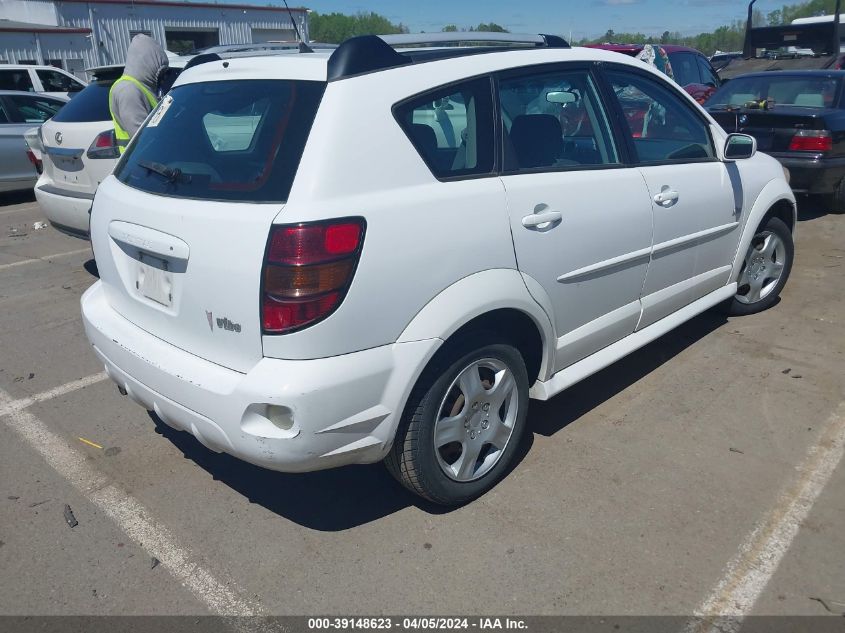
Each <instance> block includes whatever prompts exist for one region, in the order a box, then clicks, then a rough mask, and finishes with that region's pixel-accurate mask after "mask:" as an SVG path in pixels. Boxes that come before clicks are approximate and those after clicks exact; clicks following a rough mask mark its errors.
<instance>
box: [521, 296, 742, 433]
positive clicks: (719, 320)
mask: <svg viewBox="0 0 845 633" xmlns="http://www.w3.org/2000/svg"><path fill="white" fill-rule="evenodd" d="M726 322H727V319H726V317H725V315H724V314H721V313H720V312H719V311H718V310H716V309H713V310H708V311H707V312H705V313H703V314H700V315H699V316H697V317H695V318H694V319H692V320H690V321H687V322H686V323H685V324H683V325H681V326H680V327H678V328H676V329H675V330H672V331H671V332H669V333H667V334H665V335H664V336H663V337H661V338H659V339H657V340H656V341H654V342H652V343H649V344H648V345H646V346H645V347H643V348H641V349H639V350H637V351H636V352H634V353H633V354H631V355H630V356H626V357H625V358H623V359H621V360H619V361H617V362H616V363H614V364H613V365H611V366H610V367H607V368H605V369H603V370H601V371H600V372H598V373H596V374H593V375H592V376H590V377H589V378H587V379H585V380H582V381H581V382H579V383H578V384H576V385H573V386H572V387H570V388H569V389H567V390H566V391H564V392H563V393H561V394H558V395H557V396H556V397H555V398H552V399H551V400H548V401H546V402H532V403H531V414H530V416H529V418H528V424H529V429H530V430H532V431H534V433H537V434H539V435H543V436H546V437H549V436H551V435H554V434H555V433H557V432H558V431H560V430H561V429H563V428H565V427H566V426H568V425H569V424H571V423H573V422H575V421H576V420H578V419H579V418H580V417H581V416H583V415H584V414H586V413H588V412H589V411H592V410H593V409H595V408H596V407H598V406H599V405H601V404H602V403H604V402H605V401H607V400H609V399H610V398H612V397H613V396H615V395H616V394H617V393H619V392H620V391H623V390H625V389H627V388H628V387H630V386H631V385H633V384H634V383H635V382H637V381H638V380H640V379H641V378H644V377H645V376H647V375H648V374H650V373H651V372H652V371H654V370H655V369H657V368H658V367H660V366H661V365H663V364H664V363H665V362H667V361H669V360H671V359H672V358H674V357H675V356H677V355H678V354H680V353H681V352H682V351H684V350H685V349H687V348H688V347H690V346H691V345H693V344H695V343H697V342H698V341H700V340H701V339H703V338H704V337H705V336H707V335H708V334H710V333H711V332H713V331H714V330H716V329H718V328H719V327H720V326H722V325H724V324H725V323H726Z"/></svg>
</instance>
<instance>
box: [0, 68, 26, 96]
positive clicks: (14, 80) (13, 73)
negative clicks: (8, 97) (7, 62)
mask: <svg viewBox="0 0 845 633" xmlns="http://www.w3.org/2000/svg"><path fill="white" fill-rule="evenodd" d="M0 90H23V91H24V92H34V91H35V88H33V87H32V80H31V79H30V78H29V71H28V70H26V69H25V68H23V69H20V70H0Z"/></svg>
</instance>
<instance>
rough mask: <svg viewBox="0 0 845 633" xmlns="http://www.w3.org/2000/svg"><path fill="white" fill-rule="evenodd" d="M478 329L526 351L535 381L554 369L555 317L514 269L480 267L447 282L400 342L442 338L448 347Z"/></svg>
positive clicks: (409, 326)
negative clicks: (536, 299) (483, 269)
mask: <svg viewBox="0 0 845 633" xmlns="http://www.w3.org/2000/svg"><path fill="white" fill-rule="evenodd" d="M491 291H494V292H491ZM477 331H487V332H490V333H492V334H494V335H498V336H500V337H501V338H503V339H505V340H510V341H511V342H512V344H514V346H515V347H517V349H519V350H520V352H521V353H523V355H524V357H525V362H526V366H528V367H529V377H530V379H531V381H532V382H533V381H534V380H536V379H538V378H539V379H541V380H542V379H544V378H545V377H547V373H548V372H549V371H551V369H552V367H551V363H552V359H553V354H554V347H555V345H554V343H555V340H556V339H555V337H554V333H553V329H552V323H551V320H550V319H549V316H548V314H547V313H546V312H545V311H544V310H543V308H541V307H540V305H539V304H538V303H537V302H536V301H535V300H534V298H533V297H532V296H531V294H530V293H529V292H528V290H527V288H526V286H525V283H524V281H523V279H522V276H521V275H520V273H519V272H518V271H516V270H513V269H496V270H486V271H482V272H478V273H475V274H473V275H469V276H468V277H464V278H463V279H461V280H459V281H457V282H455V283H454V284H452V285H451V286H449V287H447V288H446V289H444V290H443V291H441V292H440V293H439V294H438V295H436V296H435V297H434V298H432V299H431V300H430V301H429V302H428V303H427V304H426V305H425V306H424V307H423V308H422V309H421V310H420V311H419V312H418V313H417V314H416V315H415V316H414V318H413V319H412V320H411V321H410V322H409V323H408V325H407V326H406V327H405V329H404V331H403V332H402V334H401V335H400V336H399V338H398V339H397V343H403V342H409V341H414V340H423V339H429V338H439V339H441V340H443V341H444V344H443V345H442V346H441V349H444V348H446V347H448V346H449V345H450V343H453V342H454V341H455V340H457V339H459V338H461V337H463V336H465V335H467V334H468V333H470V332H477Z"/></svg>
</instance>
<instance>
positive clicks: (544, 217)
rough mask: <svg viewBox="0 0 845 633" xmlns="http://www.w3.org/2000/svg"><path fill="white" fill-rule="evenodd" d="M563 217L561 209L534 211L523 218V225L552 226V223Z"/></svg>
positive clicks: (529, 226)
mask: <svg viewBox="0 0 845 633" xmlns="http://www.w3.org/2000/svg"><path fill="white" fill-rule="evenodd" d="M562 219H563V214H562V213H561V212H560V211H543V212H542V213H532V214H531V215H526V216H525V217H524V218H522V226H524V227H525V228H526V229H536V228H551V225H552V224H556V223H558V222H560V221H561V220H562Z"/></svg>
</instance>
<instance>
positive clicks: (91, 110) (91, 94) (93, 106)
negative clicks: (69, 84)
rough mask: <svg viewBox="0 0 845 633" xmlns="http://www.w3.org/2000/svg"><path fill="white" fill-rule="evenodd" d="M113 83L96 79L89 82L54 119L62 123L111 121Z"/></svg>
mask: <svg viewBox="0 0 845 633" xmlns="http://www.w3.org/2000/svg"><path fill="white" fill-rule="evenodd" d="M112 83H114V82H112V81H95V82H92V83H90V84H88V85H87V86H85V89H84V90H82V92H79V93H77V94H76V95H74V97H73V99H71V100H70V101H69V102H68V103H67V105H66V106H65V107H64V108H62V111H61V112H59V114H57V115H56V116H55V117H54V119H53V120H54V121H59V122H60V123H82V122H86V123H87V122H89V121H111V114H110V113H109V88H111V85H112Z"/></svg>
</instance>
